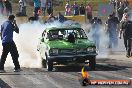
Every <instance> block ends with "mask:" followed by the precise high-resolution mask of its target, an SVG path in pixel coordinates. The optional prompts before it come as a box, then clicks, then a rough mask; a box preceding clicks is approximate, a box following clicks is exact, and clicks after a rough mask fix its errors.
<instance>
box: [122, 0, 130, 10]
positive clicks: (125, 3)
mask: <svg viewBox="0 0 132 88" xmlns="http://www.w3.org/2000/svg"><path fill="white" fill-rule="evenodd" d="M128 5H129V2H128V1H127V0H124V1H123V7H124V8H126V7H128Z"/></svg>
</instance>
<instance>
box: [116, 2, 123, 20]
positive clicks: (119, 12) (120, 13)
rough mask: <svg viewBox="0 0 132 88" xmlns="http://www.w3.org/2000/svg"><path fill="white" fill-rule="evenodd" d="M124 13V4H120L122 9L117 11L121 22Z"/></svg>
mask: <svg viewBox="0 0 132 88" xmlns="http://www.w3.org/2000/svg"><path fill="white" fill-rule="evenodd" d="M123 11H124V6H123V4H122V2H120V7H119V9H118V10H117V12H118V18H119V21H121V19H122V16H123Z"/></svg>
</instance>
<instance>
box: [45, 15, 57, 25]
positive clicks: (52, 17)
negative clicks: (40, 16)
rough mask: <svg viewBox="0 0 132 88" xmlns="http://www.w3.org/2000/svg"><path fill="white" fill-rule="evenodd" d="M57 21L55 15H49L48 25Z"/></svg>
mask: <svg viewBox="0 0 132 88" xmlns="http://www.w3.org/2000/svg"><path fill="white" fill-rule="evenodd" d="M55 20H56V18H55V16H53V13H51V14H50V15H49V18H48V20H47V23H52V22H54V21H55Z"/></svg>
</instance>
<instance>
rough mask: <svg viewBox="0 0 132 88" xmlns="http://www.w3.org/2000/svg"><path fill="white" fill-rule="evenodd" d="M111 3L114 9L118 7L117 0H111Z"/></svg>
mask: <svg viewBox="0 0 132 88" xmlns="http://www.w3.org/2000/svg"><path fill="white" fill-rule="evenodd" d="M110 4H111V5H112V6H113V7H114V9H115V8H116V1H115V0H110Z"/></svg>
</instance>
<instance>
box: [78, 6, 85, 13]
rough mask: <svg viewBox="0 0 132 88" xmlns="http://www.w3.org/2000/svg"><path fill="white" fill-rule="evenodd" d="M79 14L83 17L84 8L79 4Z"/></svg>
mask: <svg viewBox="0 0 132 88" xmlns="http://www.w3.org/2000/svg"><path fill="white" fill-rule="evenodd" d="M79 12H80V15H85V6H84V5H83V4H81V6H80V8H79Z"/></svg>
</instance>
